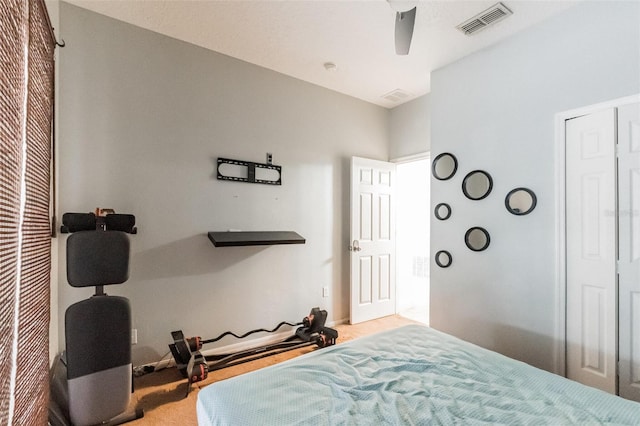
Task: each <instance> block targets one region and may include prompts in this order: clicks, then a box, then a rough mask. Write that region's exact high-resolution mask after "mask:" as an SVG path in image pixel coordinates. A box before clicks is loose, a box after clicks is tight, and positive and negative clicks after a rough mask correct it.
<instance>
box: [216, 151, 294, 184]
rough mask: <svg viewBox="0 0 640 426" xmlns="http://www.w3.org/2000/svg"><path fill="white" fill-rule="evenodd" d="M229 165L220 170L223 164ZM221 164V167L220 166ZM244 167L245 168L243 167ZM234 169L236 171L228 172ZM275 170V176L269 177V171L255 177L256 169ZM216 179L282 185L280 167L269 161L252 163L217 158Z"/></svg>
mask: <svg viewBox="0 0 640 426" xmlns="http://www.w3.org/2000/svg"><path fill="white" fill-rule="evenodd" d="M225 164H228V165H231V167H230V168H229V170H222V171H221V168H224V165H225ZM221 166H222V167H221ZM245 168H246V169H245ZM234 169H237V170H235V171H236V172H238V173H228V172H230V171H232V170H234ZM261 169H262V170H263V171H264V170H275V172H276V173H277V175H278V176H277V178H273V179H270V178H269V177H270V173H269V172H266V173H261V174H262V175H263V176H258V177H256V170H258V171H260V170H261ZM217 172H218V180H231V181H235V182H247V183H263V184H266V185H282V167H281V166H276V165H274V164H270V163H267V164H265V163H254V162H251V161H242V160H232V159H229V158H218V167H217Z"/></svg>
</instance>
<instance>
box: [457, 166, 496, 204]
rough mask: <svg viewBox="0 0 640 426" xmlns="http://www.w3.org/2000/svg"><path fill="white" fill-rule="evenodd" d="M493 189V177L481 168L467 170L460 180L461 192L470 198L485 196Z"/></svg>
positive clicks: (480, 198) (477, 198)
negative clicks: (467, 172)
mask: <svg viewBox="0 0 640 426" xmlns="http://www.w3.org/2000/svg"><path fill="white" fill-rule="evenodd" d="M492 189H493V179H491V176H490V175H489V173H487V172H485V171H483V170H474V171H472V172H469V174H467V175H466V176H465V177H464V180H463V181H462V192H463V193H464V195H465V197H467V198H469V199H470V200H482V199H483V198H487V196H488V195H489V194H490V193H491V190H492Z"/></svg>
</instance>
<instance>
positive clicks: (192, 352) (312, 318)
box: [169, 308, 338, 395]
mask: <svg viewBox="0 0 640 426" xmlns="http://www.w3.org/2000/svg"><path fill="white" fill-rule="evenodd" d="M326 320H327V311H325V310H321V309H320V308H313V309H311V313H310V314H309V315H308V316H306V317H305V318H304V319H303V320H302V322H299V323H296V324H291V323H288V322H286V321H282V322H281V323H280V324H278V325H277V326H276V327H275V328H274V329H272V330H266V329H264V328H260V329H257V330H252V331H249V332H247V333H245V334H243V335H241V336H238V335H237V334H235V333H233V332H231V331H226V332H224V333H222V334H221V335H219V336H218V337H215V338H213V339H207V340H202V339H201V338H200V337H188V338H185V337H184V334H183V333H182V330H178V331H173V332H171V337H173V343H171V344H170V345H169V349H170V350H171V354H172V355H173V358H174V360H175V362H176V366H177V367H178V370H179V371H180V373H182V375H183V376H184V377H186V378H187V379H188V380H189V381H188V384H187V395H189V391H190V390H191V385H192V384H193V383H195V382H200V381H202V380H205V379H206V378H207V375H208V372H209V371H215V370H220V369H222V368H226V367H231V366H234V365H238V364H241V363H244V362H249V361H254V360H256V359H260V358H264V357H268V356H271V355H276V354H279V353H282V352H286V351H290V350H293V349H298V348H302V347H305V346H311V345H317V346H318V347H319V348H324V347H326V346H331V345H335V343H336V339H337V338H338V332H337V331H336V330H334V329H333V328H329V327H325V326H324V324H325V322H326ZM283 325H289V326H292V327H296V326H302V327H298V329H296V331H295V333H294V334H293V335H292V336H290V337H288V338H286V339H284V340H283V341H280V342H277V343H271V344H267V345H264V346H258V347H255V348H251V349H246V350H243V351H239V352H235V353H226V354H215V355H203V354H202V353H201V352H200V350H201V349H202V345H205V344H208V343H214V342H217V341H218V340H220V339H222V338H223V337H225V336H229V335H231V336H234V337H235V338H237V339H244V338H245V337H247V336H249V335H251V334H254V333H259V332H264V333H274V332H275V331H277V330H278V329H279V328H280V327H282V326H283Z"/></svg>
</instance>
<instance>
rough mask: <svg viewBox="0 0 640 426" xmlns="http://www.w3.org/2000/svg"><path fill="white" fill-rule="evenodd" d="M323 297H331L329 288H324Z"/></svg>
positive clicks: (326, 286)
mask: <svg viewBox="0 0 640 426" xmlns="http://www.w3.org/2000/svg"><path fill="white" fill-rule="evenodd" d="M322 297H329V286H328V285H325V286H324V287H322Z"/></svg>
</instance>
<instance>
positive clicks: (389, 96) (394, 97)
mask: <svg viewBox="0 0 640 426" xmlns="http://www.w3.org/2000/svg"><path fill="white" fill-rule="evenodd" d="M410 96H411V94H410V93H407V92H405V91H404V90H402V89H395V90H392V91H391V92H389V93H386V94H384V95H382V97H383V98H385V99H386V100H388V101H391V102H400V101H404V100H406V99H407V98H408V97H410Z"/></svg>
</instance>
